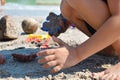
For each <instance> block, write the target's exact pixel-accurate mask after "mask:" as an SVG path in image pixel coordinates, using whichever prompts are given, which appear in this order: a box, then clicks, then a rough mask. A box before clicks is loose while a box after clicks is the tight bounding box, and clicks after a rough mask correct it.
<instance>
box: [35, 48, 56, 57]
mask: <svg viewBox="0 0 120 80" xmlns="http://www.w3.org/2000/svg"><path fill="white" fill-rule="evenodd" d="M54 52H55V50H54V49H48V50H44V51H40V52H38V53H37V56H46V55H50V54H54Z"/></svg>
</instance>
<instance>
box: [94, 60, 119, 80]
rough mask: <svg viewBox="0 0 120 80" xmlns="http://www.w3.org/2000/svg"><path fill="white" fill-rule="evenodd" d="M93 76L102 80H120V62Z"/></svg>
mask: <svg viewBox="0 0 120 80" xmlns="http://www.w3.org/2000/svg"><path fill="white" fill-rule="evenodd" d="M93 76H99V77H100V80H120V62H119V63H118V64H116V65H115V66H113V67H111V68H109V69H107V70H105V71H102V72H100V73H93Z"/></svg>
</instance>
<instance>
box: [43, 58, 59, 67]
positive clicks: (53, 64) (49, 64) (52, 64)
mask: <svg viewBox="0 0 120 80" xmlns="http://www.w3.org/2000/svg"><path fill="white" fill-rule="evenodd" d="M57 64H58V63H57V62H56V61H55V60H54V61H49V62H48V63H46V64H45V65H44V68H51V67H53V66H56V65H57Z"/></svg>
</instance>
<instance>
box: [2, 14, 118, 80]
mask: <svg viewBox="0 0 120 80" xmlns="http://www.w3.org/2000/svg"><path fill="white" fill-rule="evenodd" d="M29 17H31V18H34V19H36V20H37V21H39V23H40V27H41V26H42V22H43V21H44V20H45V18H44V17H39V16H38V17H34V16H25V17H24V16H22V17H21V16H13V18H14V19H15V20H16V23H17V25H18V26H17V27H18V28H19V32H20V36H19V38H18V39H16V40H12V41H1V42H0V54H3V55H4V56H5V58H6V63H5V64H3V65H0V80H97V79H98V77H97V76H96V77H95V78H93V77H92V73H93V72H100V71H103V70H105V69H107V68H109V67H111V66H112V65H114V64H116V63H118V58H117V57H107V56H101V55H93V56H91V57H89V58H88V59H86V60H84V61H82V62H81V63H79V64H77V65H76V66H73V67H71V68H68V69H64V70H62V71H60V72H58V73H55V74H51V73H50V69H44V68H43V65H42V64H38V63H37V60H38V59H39V58H40V57H39V58H36V59H35V60H34V61H31V62H27V63H22V62H18V61H16V60H14V59H13V57H12V56H11V54H12V53H22V54H33V53H37V52H38V51H41V49H40V48H38V47H35V46H34V45H32V44H28V43H26V42H25V39H26V38H27V37H28V34H24V32H23V30H22V28H21V22H22V20H23V19H26V18H29ZM36 34H47V33H46V32H43V31H41V30H40V28H39V29H38V31H37V32H36ZM59 38H60V39H62V40H63V41H65V42H66V43H68V44H69V45H71V46H77V45H79V44H81V43H83V42H84V41H85V40H87V39H88V37H87V36H86V35H85V34H83V33H82V32H81V31H79V30H77V29H76V28H74V29H73V28H69V29H68V30H67V31H66V32H65V33H63V34H61V35H60V36H59ZM20 47H24V48H22V49H20ZM83 54H84V53H83Z"/></svg>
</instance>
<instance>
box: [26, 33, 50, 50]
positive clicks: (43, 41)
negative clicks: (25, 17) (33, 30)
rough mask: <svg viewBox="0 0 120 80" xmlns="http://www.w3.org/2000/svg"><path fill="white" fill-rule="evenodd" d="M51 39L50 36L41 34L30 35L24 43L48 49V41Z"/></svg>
mask: <svg viewBox="0 0 120 80" xmlns="http://www.w3.org/2000/svg"><path fill="white" fill-rule="evenodd" d="M50 39H51V36H50V35H48V34H47V35H41V34H30V35H29V37H28V38H27V39H26V42H31V43H36V44H39V46H42V47H44V48H48V47H49V45H48V44H49V41H50Z"/></svg>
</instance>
